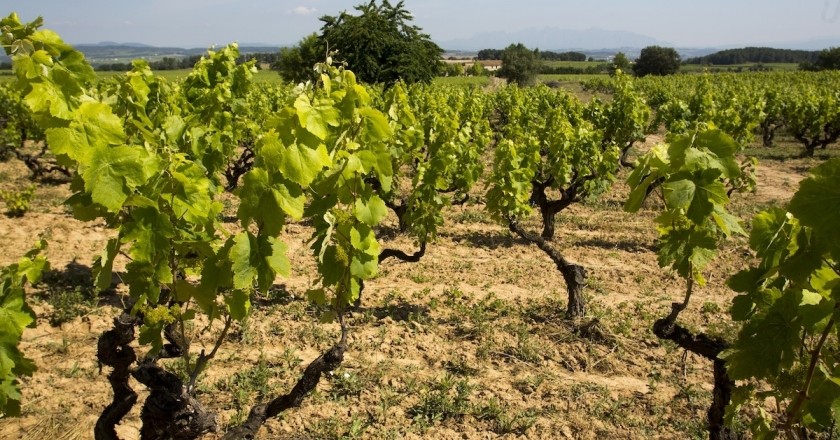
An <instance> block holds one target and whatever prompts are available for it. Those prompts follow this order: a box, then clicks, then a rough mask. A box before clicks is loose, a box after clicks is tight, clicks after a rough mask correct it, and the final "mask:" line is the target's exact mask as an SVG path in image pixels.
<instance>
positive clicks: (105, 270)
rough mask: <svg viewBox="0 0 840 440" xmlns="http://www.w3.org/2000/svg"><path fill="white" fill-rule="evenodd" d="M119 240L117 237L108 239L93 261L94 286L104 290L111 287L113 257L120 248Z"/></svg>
mask: <svg viewBox="0 0 840 440" xmlns="http://www.w3.org/2000/svg"><path fill="white" fill-rule="evenodd" d="M119 245H120V242H119V239H117V238H112V239H110V240H108V243H106V244H105V250H104V251H102V255H100V256H98V257H97V258H96V260H95V261H94V262H93V275H94V276H95V277H96V288H97V289H99V290H106V289H108V288H110V287H111V278H112V276H113V272H114V258H116V257H117V254H118V253H119V250H120V246H119Z"/></svg>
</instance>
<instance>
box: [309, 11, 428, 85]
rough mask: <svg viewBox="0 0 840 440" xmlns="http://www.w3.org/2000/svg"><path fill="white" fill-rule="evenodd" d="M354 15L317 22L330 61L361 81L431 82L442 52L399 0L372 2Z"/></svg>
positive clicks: (346, 14) (322, 18)
mask: <svg viewBox="0 0 840 440" xmlns="http://www.w3.org/2000/svg"><path fill="white" fill-rule="evenodd" d="M355 9H356V11H358V12H359V14H358V15H352V14H349V13H347V12H342V13H341V14H339V15H337V16H330V15H325V16H323V17H321V21H322V22H323V23H324V25H323V27H322V28H321V36H320V40H321V42H322V44H324V45H325V47H326V48H327V49H328V50H329V51H330V52H332V51H336V54H335V56H334V58H335V59H336V60H338V61H344V62H346V63H347V64H348V66H349V68H350V69H351V70H352V71H353V72H354V73H355V74H356V76H357V78H359V79H360V80H361V81H364V82H369V83H385V84H392V83H394V82H396V81H397V80H400V79H401V80H403V81H405V82H407V83H413V82H429V81H431V80H432V79H433V78H434V77H435V76H436V75H437V74H438V70H439V69H440V64H439V63H438V60H439V59H440V56H441V54H443V49H441V48H440V47H439V46H438V45H437V44H435V43H434V42H432V40H431V39H430V37H429V35H428V34H425V33H423V31H422V29H420V28H419V27H417V26H415V25H412V24H411V20H412V19H413V17H412V15H411V13H410V12H408V11H407V10H406V9H405V6H404V5H403V2H402V1H400V2H398V3H397V4H395V5H392V4H391V3H390V2H389V1H388V0H382V3H381V4H377V2H376V0H371V1H370V2H369V3H367V4H362V5H358V6H356V7H355Z"/></svg>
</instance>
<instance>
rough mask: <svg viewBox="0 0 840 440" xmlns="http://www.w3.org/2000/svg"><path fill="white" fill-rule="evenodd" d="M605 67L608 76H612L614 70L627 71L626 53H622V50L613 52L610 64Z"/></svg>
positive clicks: (628, 68) (627, 60)
mask: <svg viewBox="0 0 840 440" xmlns="http://www.w3.org/2000/svg"><path fill="white" fill-rule="evenodd" d="M607 69H608V70H609V73H610V76H614V75H615V71H616V70H620V71H622V72H625V73H629V72H630V60H629V59H627V55H624V52H619V53H617V54H615V57H613V62H612V64H610V65H609V67H608V68H607Z"/></svg>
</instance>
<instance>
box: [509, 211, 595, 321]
mask: <svg viewBox="0 0 840 440" xmlns="http://www.w3.org/2000/svg"><path fill="white" fill-rule="evenodd" d="M508 227H509V228H510V230H511V231H512V232H515V233H516V235H518V236H520V237H522V238H523V239H525V240H527V241H529V242H531V243H534V244H536V245H537V247H539V248H540V249H541V250H542V251H543V252H545V253H546V254H547V255H548V256H549V257H550V258H551V261H553V262H554V264H555V265H556V266H557V270H559V271H560V273H561V274H562V275H563V279H564V280H565V281H566V289H567V291H568V293H569V302H568V304H567V306H566V318H568V319H577V318H582V317H584V316H585V315H586V298H585V297H584V295H583V288H584V286H585V285H586V269H585V268H584V267H583V266H580V265H577V264H574V263H571V262H569V261H568V260H566V259H565V258H564V257H563V255H562V254H561V253H560V252H559V251H557V249H554V248H553V247H552V246H551V245H550V244H549V243H548V242H546V240H545V239H544V238H543V237H541V236H538V235H534V234H530V233H528V232H527V231H525V230H524V229H522V227H521V226H519V224H518V223H516V222H515V221H512V220H511V221H510V222H508Z"/></svg>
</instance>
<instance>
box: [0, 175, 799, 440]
mask: <svg viewBox="0 0 840 440" xmlns="http://www.w3.org/2000/svg"><path fill="white" fill-rule="evenodd" d="M813 164H814V162H810V161H807V160H791V161H785V162H780V161H771V162H768V163H766V164H762V165H760V166H759V168H758V176H759V183H760V186H759V188H758V192H757V193H756V194H755V195H736V196H735V197H734V202H733V205H734V206H733V210H734V211H735V212H736V213H738V214H739V215H741V216H742V217H744V218H749V217H750V216H751V215H752V214H753V213H755V212H757V210H759V209H762V208H764V207H766V206H770V205H774V204H783V203H785V201H786V200H788V199H789V198H790V196H791V194H792V193H793V191H795V189H796V187H797V183H798V181H799V180H800V179H802V178H803V177H804V176H805V175H806V174H807V169H808V168H809V167H810V166H812V165H813ZM0 172H2V173H3V174H4V176H5V179H2V183H0V189H13V188H20V187H22V186H24V185H26V184H27V179H26V173H25V169H21V167H20V166H19V164H15V163H14V162H7V163H3V164H0ZM482 191H483V190H482V189H481V188H478V189H477V190H476V195H478V196H480V195H481V192H482ZM627 193H628V190H627V188H626V186H625V185H624V184H623V183H622V182H618V183H617V184H616V185H615V187H614V189H613V190H612V192H610V193H609V194H607V195H606V196H605V197H603V198H602V199H601V200H599V201H597V202H593V203H587V204H582V205H577V206H573V207H571V208H569V209H568V210H566V211H564V212H563V213H561V214H560V215H559V216H558V225H557V238H556V240H555V242H554V245H555V246H557V247H558V248H559V249H561V250H562V251H563V252H564V254H565V255H566V256H567V258H568V259H570V260H571V261H574V262H576V263H578V264H581V265H583V266H585V267H586V268H587V270H588V274H589V278H588V284H587V287H586V294H587V298H588V301H589V310H588V314H589V316H590V317H593V318H597V319H598V325H599V327H600V329H601V330H602V332H601V333H602V337H599V338H584V337H582V336H579V335H577V334H575V332H573V327H572V326H570V325H569V324H568V323H567V322H565V321H564V320H563V319H562V318H563V311H564V306H565V285H564V282H563V278H562V276H561V275H560V273H559V272H558V271H557V270H556V269H555V268H554V266H553V264H552V263H551V261H550V260H549V259H548V257H547V256H546V255H545V254H543V253H542V251H540V250H539V249H538V248H537V247H536V246H529V245H527V244H526V243H525V242H522V241H520V240H518V239H516V238H514V237H512V236H511V234H510V233H509V232H508V231H507V230H506V228H504V227H502V226H500V225H498V224H496V223H494V222H493V221H492V220H490V218H489V216H488V215H487V214H486V213H485V212H484V210H483V206H482V205H481V204H480V203H476V204H473V205H467V206H462V207H454V208H452V209H449V210H448V211H447V213H446V224H445V226H444V227H443V228H442V231H441V234H440V236H439V237H438V239H437V241H436V242H434V243H433V244H431V245H430V246H429V248H428V251H427V253H426V255H425V257H424V258H422V259H421V260H420V262H418V263H401V262H397V261H395V260H388V261H386V262H385V263H383V265H382V267H381V274H380V276H379V277H377V278H376V279H375V280H373V281H371V282H369V283H367V284H366V288H365V291H364V298H363V302H362V307H361V308H360V309H359V310H357V311H354V312H353V314H352V317H351V318H350V319H349V323H350V334H349V349H348V351H347V355H346V357H345V361H344V363H343V365H342V366H341V367H340V368H339V369H338V370H337V371H336V372H334V374H332V375H330V376H329V377H326V378H325V379H324V380H322V381H321V383H320V384H319V385H318V387H317V391H316V392H315V393H314V394H312V395H310V396H309V397H308V398H307V399H306V400H305V401H304V402H303V404H302V406H301V407H300V408H297V409H293V410H290V411H288V412H286V413H284V414H282V415H281V416H280V417H279V418H277V419H274V420H270V421H269V422H268V423H267V424H266V426H265V427H264V428H263V429H262V430H261V431H260V436H261V438H265V439H274V438H328V439H339V438H374V439H390V438H408V439H421V438H422V439H491V438H507V439H512V438H535V439H536V438H569V439H605V438H618V439H649V438H662V439H686V438H704V437H706V434H705V431H704V430H705V412H706V409H707V408H708V406H709V402H710V399H711V364H710V363H709V362H707V361H705V360H703V359H701V358H699V357H697V356H694V355H691V354H688V355H686V354H685V353H684V352H683V351H681V350H679V349H677V348H676V347H675V346H673V345H671V344H669V343H663V342H660V341H659V340H657V338H656V337H655V336H654V335H653V334H652V332H651V330H650V328H651V325H652V324H653V322H654V320H655V319H657V318H659V317H662V316H664V315H666V314H667V312H668V310H669V307H670V303H671V302H672V301H674V300H676V299H678V298H680V295H681V292H682V289H683V286H682V285H681V283H680V281H679V280H678V279H677V278H676V277H675V276H673V275H672V274H670V273H668V272H667V271H663V270H661V269H660V268H659V267H658V265H657V262H656V255H655V238H656V232H655V229H654V226H653V221H652V220H653V218H654V216H655V212H656V210H657V209H658V208H657V207H656V206H655V205H650V206H646V207H645V208H644V209H643V210H642V211H641V212H640V213H637V214H627V213H624V212H623V211H622V209H621V206H622V203H623V200H624V198H625V197H626V196H627ZM68 195H69V192H68V188H67V185H43V184H39V185H38V188H37V190H36V195H35V201H34V202H33V205H32V209H31V211H30V212H28V213H27V214H26V215H24V216H23V217H21V218H9V217H6V216H0V237H2V239H0V246H2V252H0V263H2V264H8V263H10V262H13V261H15V260H16V259H17V258H18V257H19V256H20V255H21V254H23V253H24V252H25V250H26V249H28V248H29V246H31V244H32V243H33V242H34V241H35V239H36V238H37V237H38V235H39V234H45V236H46V237H47V239H48V241H49V248H48V250H47V251H46V255H47V257H48V258H49V260H50V262H51V264H52V267H53V272H51V273H50V274H49V276H48V277H47V282H45V283H42V284H41V285H39V286H37V287H36V288H35V289H33V291H32V292H31V295H30V300H31V302H32V303H33V308H34V310H35V311H36V312H37V314H38V322H37V327H35V328H32V329H27V330H26V332H25V333H24V337H23V344H22V349H23V351H24V352H25V353H26V354H27V355H28V356H29V357H31V358H33V359H34V360H35V363H36V364H37V366H38V371H37V372H36V373H35V375H34V376H32V377H31V378H24V379H23V381H22V382H23V383H22V385H21V387H22V390H23V415H22V417H20V418H16V419H10V418H6V419H0V438H8V439H45V438H50V439H54V440H64V439H67V440H69V439H87V438H91V437H92V426H93V424H94V423H95V421H96V418H97V416H98V415H99V413H100V412H101V411H102V409H103V407H104V406H105V405H107V404H108V403H109V402H110V399H111V391H110V388H109V386H108V383H107V380H106V374H107V369H104V370H100V368H99V366H98V365H97V362H96V358H95V350H96V341H97V337H98V336H99V335H100V334H101V333H102V332H103V331H105V330H106V329H108V328H109V327H110V324H111V320H112V319H113V317H114V316H116V315H117V314H118V313H119V310H120V309H119V308H120V307H121V304H122V303H123V301H124V299H125V298H124V297H123V295H124V294H125V292H124V287H123V286H121V285H118V287H117V288H116V289H115V290H112V291H109V292H103V293H100V294H98V295H96V294H94V293H93V292H91V291H90V287H89V284H88V283H89V282H90V279H89V278H90V272H89V267H90V265H91V263H92V261H93V259H94V257H95V256H96V255H98V254H99V253H100V252H101V250H102V248H103V245H104V242H105V241H106V240H107V239H108V237H109V236H111V231H109V230H108V229H107V228H106V227H105V225H104V224H102V223H97V222H93V223H82V222H78V221H76V220H74V219H73V218H72V217H71V215H70V214H68V212H67V211H66V209H65V208H64V207H63V206H62V200H63V199H64V198H66V197H67V196H68ZM231 209H233V208H231ZM393 223H394V221H392V225H391V227H393ZM524 224H525V226H527V227H528V228H529V229H531V230H532V231H537V230H538V223H537V217H536V215H535V216H534V217H533V218H532V219H531V220H530V221H528V222H526V223H524ZM228 226H229V227H230V228H231V229H235V227H236V226H235V225H234V224H232V223H231V224H229V225H228ZM309 232H310V231H309V228H308V227H307V226H305V225H299V224H292V225H289V227H288V228H287V231H286V232H285V233H284V237H283V238H284V239H285V240H286V241H287V243H288V244H289V256H290V258H291V260H292V262H293V271H292V274H291V276H290V277H288V278H282V279H281V278H278V280H277V285H276V286H275V288H274V289H273V290H272V292H271V293H270V294H269V295H268V296H266V297H258V298H254V301H253V304H254V306H253V309H252V310H253V316H251V317H250V318H249V319H248V320H247V322H245V323H244V324H243V325H241V326H240V325H237V326H236V327H235V328H234V330H233V331H232V332H231V333H230V334H229V335H228V338H227V340H226V341H225V343H224V345H223V346H222V348H221V350H220V352H219V355H218V356H217V359H215V360H214V361H213V362H212V363H211V366H210V368H209V370H208V371H207V373H206V374H205V375H203V376H202V377H201V378H200V382H199V383H200V386H199V392H198V395H197V398H198V399H199V400H200V401H202V402H203V403H205V404H206V405H207V406H209V407H210V408H212V409H213V410H214V411H216V412H217V414H218V417H219V422H220V425H221V426H223V427H225V426H230V425H234V424H237V423H239V422H241V421H242V420H243V419H244V417H245V416H246V415H247V412H248V410H249V408H250V406H251V405H252V404H253V403H254V402H257V401H260V400H264V399H267V398H270V397H271V396H275V395H277V394H281V393H286V392H288V390H289V389H290V387H291V386H292V385H293V384H294V383H295V381H296V380H297V379H298V377H299V376H300V374H301V372H302V370H303V368H304V367H305V366H306V365H307V364H308V363H309V362H310V361H311V360H312V359H314V358H315V357H317V356H318V355H319V354H320V353H321V352H323V351H324V350H325V349H327V348H328V347H329V346H331V344H332V343H333V342H334V341H336V340H337V339H338V334H339V329H338V327H337V325H335V324H319V323H318V321H317V318H316V316H315V315H316V311H315V310H314V309H313V308H312V306H311V305H310V304H308V303H307V301H306V300H305V291H306V289H307V288H308V287H309V286H310V284H311V283H312V282H313V280H314V278H315V275H314V273H315V272H314V265H313V264H312V258H311V256H310V253H309V249H308V247H307V244H306V242H307V240H308V237H309ZM380 232H381V235H382V236H383V237H384V239H383V244H384V246H387V247H399V248H401V249H403V250H406V251H413V249H414V248H415V244H414V243H412V241H411V240H410V239H408V238H405V237H402V236H400V235H397V234H394V233H393V231H392V229H389V228H383V230H382V231H380ZM748 256H749V251H748V247H747V244H746V240H745V239H736V240H733V241H732V242H730V243H728V244H727V245H726V247H725V248H724V249H723V250H722V252H721V253H720V255H719V257H718V258H717V260H716V261H715V263H714V264H712V265H711V266H710V269H709V270H708V273H707V278H708V280H709V282H708V285H707V286H705V287H704V288H702V289H700V290H699V292H697V293H696V294H695V297H693V298H692V303H691V304H690V306H689V309H688V310H687V311H686V312H684V313H683V314H682V315H681V317H680V319H681V320H682V321H684V322H685V324H686V325H687V326H688V327H689V328H691V329H693V330H696V331H705V332H709V333H714V334H718V335H723V336H727V335H728V336H730V337H731V336H732V335H733V332H734V331H735V329H734V326H733V325H732V323H731V321H730V320H729V319H728V316H727V312H726V311H727V309H728V304H729V300H730V298H731V297H732V292H730V291H729V290H728V289H727V288H726V287H725V285H724V281H725V279H726V278H727V277H728V276H729V275H731V274H733V273H734V272H735V271H737V270H739V269H740V268H741V267H742V266H743V264H745V263H744V262H745V261H746V258H748ZM124 263H125V262H121V264H124ZM121 267H122V266H120V264H117V267H116V270H117V271H119V270H121ZM71 294H74V295H75V296H73V295H71ZM61 298H65V300H64V301H62V300H61ZM66 298H70V299H71V300H69V301H68V300H66ZM73 298H76V299H78V301H75V303H74V302H73ZM68 302H69V303H71V304H70V305H68ZM79 303H81V304H83V305H82V306H78V304H79ZM73 304H75V307H74V306H73ZM59 321H63V322H60V323H58V322H59ZM205 325H206V322H198V323H196V325H195V326H194V327H193V329H192V330H191V337H192V338H193V346H194V347H196V346H198V345H201V344H204V345H211V344H212V342H211V340H212V339H213V336H214V335H216V334H217V332H219V331H220V329H221V324H220V323H214V324H213V325H212V327H211V331H209V332H204V333H201V330H202V328H203V327H204V326H205ZM166 362H167V363H168V365H169V366H170V367H171V368H172V369H175V370H177V369H178V368H179V365H178V361H166ZM133 386H134V388H135V389H136V390H138V391H139V393H140V399H141V402H142V399H143V398H144V397H145V394H144V391H143V390H142V386H141V385H140V384H138V383H136V382H135V383H134V384H133ZM139 412H140V405H139V404H138V405H136V406H135V408H134V409H133V411H132V412H131V413H130V414H129V416H128V417H127V418H125V419H124V421H123V423H122V425H121V426H120V427H119V434H120V435H121V436H122V438H124V439H135V438H138V435H139V434H138V432H139ZM206 438H207V439H212V438H215V437H214V435H213V434H210V435H207V436H206Z"/></svg>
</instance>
